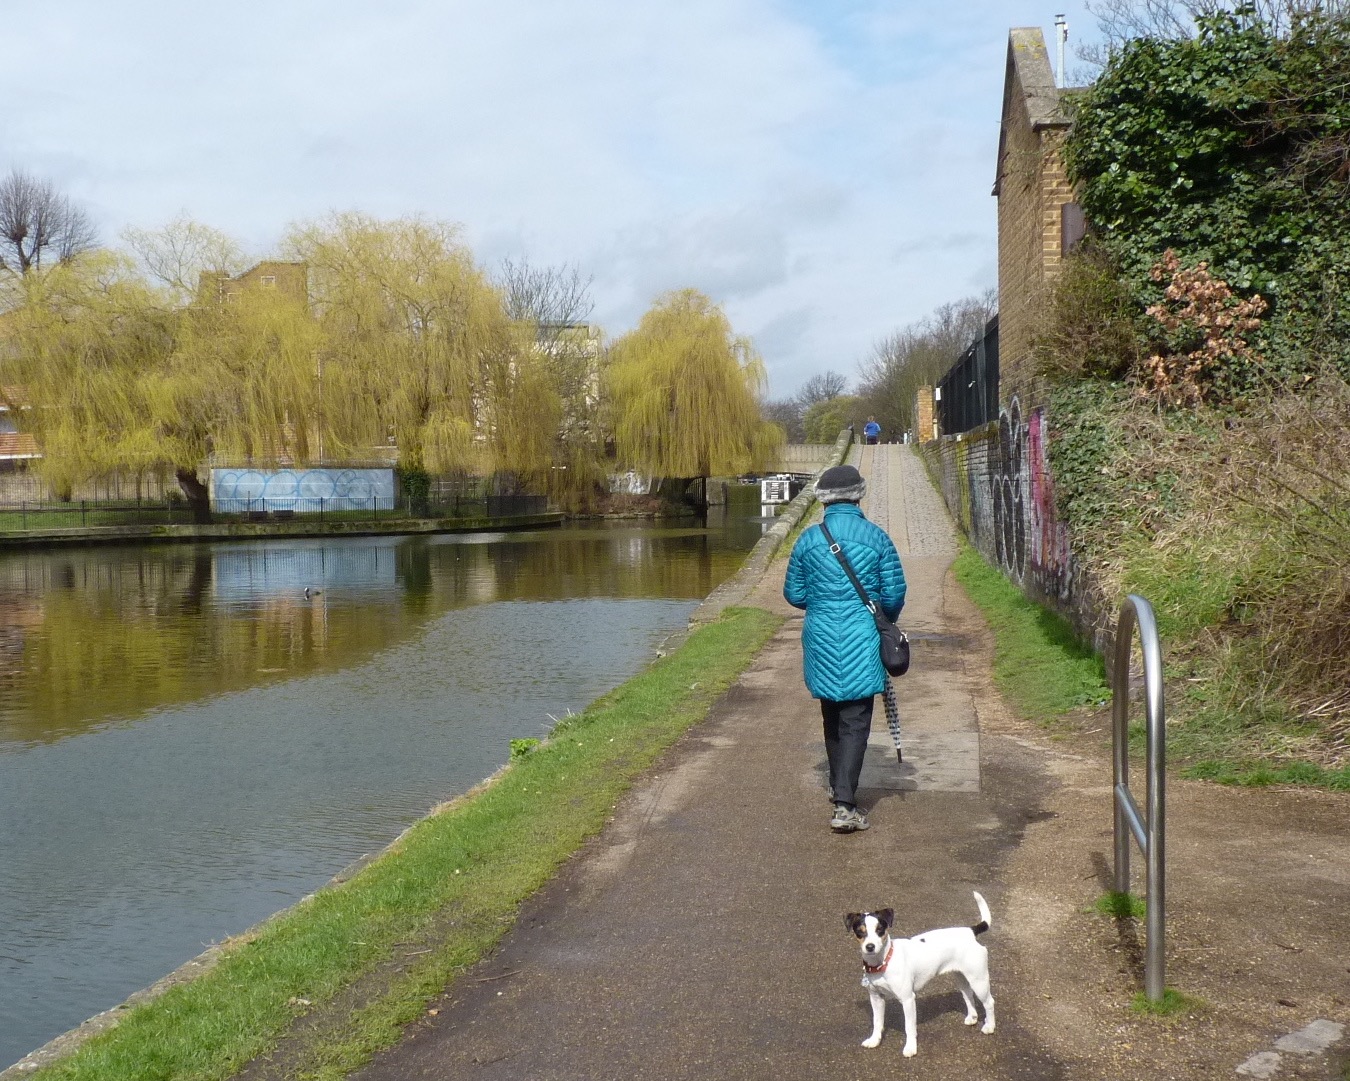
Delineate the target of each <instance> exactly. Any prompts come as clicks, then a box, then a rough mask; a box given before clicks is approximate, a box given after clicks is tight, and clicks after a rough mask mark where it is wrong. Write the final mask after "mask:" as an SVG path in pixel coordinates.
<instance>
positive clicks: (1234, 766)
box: [1181, 759, 1350, 792]
mask: <svg viewBox="0 0 1350 1081" xmlns="http://www.w3.org/2000/svg"><path fill="white" fill-rule="evenodd" d="M1181 775H1182V776H1183V777H1191V778H1194V779H1196V780H1201V781H1214V782H1216V783H1218V784H1228V785H1240V786H1242V787H1244V788H1266V787H1269V786H1271V785H1295V786H1308V787H1312V788H1329V789H1331V790H1332V791H1333V792H1350V766H1342V767H1341V768H1340V769H1327V768H1326V767H1323V766H1319V765H1316V764H1315V763H1312V762H1294V763H1291V764H1289V765H1284V766H1272V765H1270V764H1269V763H1266V762H1229V761H1225V760H1221V759H1205V760H1203V761H1200V762H1196V763H1195V764H1194V765H1191V766H1187V767H1186V768H1185V769H1184V770H1182V771H1181Z"/></svg>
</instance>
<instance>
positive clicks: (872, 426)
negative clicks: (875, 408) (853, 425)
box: [863, 417, 881, 446]
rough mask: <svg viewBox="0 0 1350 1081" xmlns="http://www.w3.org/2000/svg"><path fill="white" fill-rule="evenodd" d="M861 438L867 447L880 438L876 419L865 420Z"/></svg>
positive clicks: (879, 428) (879, 426)
mask: <svg viewBox="0 0 1350 1081" xmlns="http://www.w3.org/2000/svg"><path fill="white" fill-rule="evenodd" d="M863 438H864V439H865V440H867V443H868V445H869V446H870V445H872V444H874V443H876V441H877V440H878V439H880V438H881V425H880V424H878V423H877V418H876V417H868V418H867V423H866V424H864V425H863Z"/></svg>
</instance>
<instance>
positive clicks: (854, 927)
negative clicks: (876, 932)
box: [844, 912, 867, 938]
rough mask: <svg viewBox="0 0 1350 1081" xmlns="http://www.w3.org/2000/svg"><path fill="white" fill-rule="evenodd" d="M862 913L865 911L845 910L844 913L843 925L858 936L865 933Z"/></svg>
mask: <svg viewBox="0 0 1350 1081" xmlns="http://www.w3.org/2000/svg"><path fill="white" fill-rule="evenodd" d="M864 915H865V913H862V912H846V913H845V914H844V926H845V927H847V928H848V929H849V930H850V931H852V932H853V934H854V935H855V936H856V937H858V938H862V937H863V935H865V934H867V925H866V924H865V923H863V916H864Z"/></svg>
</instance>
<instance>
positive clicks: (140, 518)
mask: <svg viewBox="0 0 1350 1081" xmlns="http://www.w3.org/2000/svg"><path fill="white" fill-rule="evenodd" d="M190 521H192V511H191V509H190V508H189V507H188V505H187V504H186V503H183V502H181V501H173V500H156V501H154V502H149V501H145V500H136V501H134V502H133V501H125V500H124V501H110V500H93V499H72V500H65V501H62V500H34V499H19V500H5V501H0V532H4V531H7V530H16V529H17V530H26V529H81V528H86V527H88V526H101V525H111V526H118V525H173V524H181V523H187V522H190Z"/></svg>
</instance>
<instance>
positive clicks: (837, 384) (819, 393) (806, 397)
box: [797, 372, 848, 412]
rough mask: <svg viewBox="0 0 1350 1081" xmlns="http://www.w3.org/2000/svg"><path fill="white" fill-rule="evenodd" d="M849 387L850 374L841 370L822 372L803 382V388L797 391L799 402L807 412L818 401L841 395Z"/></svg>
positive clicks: (825, 400)
mask: <svg viewBox="0 0 1350 1081" xmlns="http://www.w3.org/2000/svg"><path fill="white" fill-rule="evenodd" d="M847 387H848V376H846V375H841V374H839V372H821V373H820V374H819V375H813V376H812V377H811V378H810V379H808V380H807V381H806V382H805V383H804V384H802V389H801V390H799V391H798V392H797V404H798V405H799V406H800V407H801V410H802V412H806V410H808V409H810V408H811V406H813V405H815V404H816V403H817V402H828V401H829V400H830V399H831V398H837V397H839V395H841V394H843V393H844V390H845V388H847Z"/></svg>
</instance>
